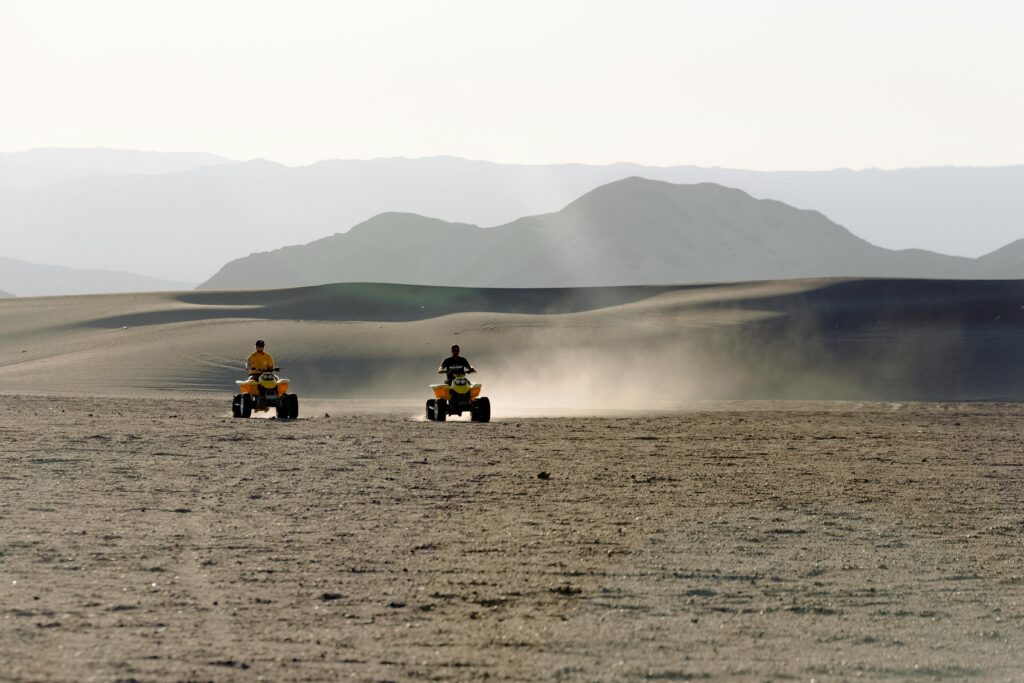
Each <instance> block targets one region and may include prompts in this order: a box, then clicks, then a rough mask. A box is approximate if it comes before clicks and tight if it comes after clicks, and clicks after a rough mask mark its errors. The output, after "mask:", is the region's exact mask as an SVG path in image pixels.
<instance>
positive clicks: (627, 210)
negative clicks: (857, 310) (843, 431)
mask: <svg viewBox="0 0 1024 683" xmlns="http://www.w3.org/2000/svg"><path fill="white" fill-rule="evenodd" d="M977 271H978V266H977V263H976V261H975V260H974V259H967V258H961V257H955V256H943V255H941V254H935V253H931V252H927V251H923V250H906V251H892V250H889V249H883V248H881V247H876V246H874V245H872V244H870V243H868V242H866V241H864V240H862V239H860V238H859V237H856V236H855V235H853V234H852V233H851V232H850V231H849V230H847V229H845V228H843V227H841V226H839V225H837V224H835V223H833V222H832V221H830V220H828V219H827V218H826V217H825V216H823V215H822V214H820V213H818V212H817V211H806V210H800V209H795V208H793V207H791V206H788V205H786V204H783V203H781V202H777V201H774V200H759V199H755V198H753V197H751V196H750V195H748V194H747V193H746V192H743V191H741V190H736V189H732V188H727V187H722V186H721V185H715V184H711V183H702V184H698V185H673V184H670V183H665V182H661V181H655V180H645V179H642V178H629V179H626V180H621V181H617V182H614V183H611V184H608V185H605V186H603V187H600V188H598V189H596V190H593V191H591V192H589V193H588V194H586V195H584V196H583V197H580V198H579V199H577V200H576V201H574V202H572V203H571V204H569V205H568V206H566V207H565V208H563V209H562V210H561V211H558V212H556V213H552V214H545V215H540V216H532V217H528V218H521V219H519V220H516V221H513V222H511V223H508V224H506V225H503V226H500V227H496V228H488V229H484V228H479V227H477V226H474V225H468V224H465V223H448V222H445V221H440V220H437V219H432V218H425V217H423V216H418V215H415V214H403V213H387V214H382V215H380V216H377V217H375V218H373V219H371V220H369V221H366V222H364V223H362V224H360V225H357V226H355V227H354V228H352V230H350V231H349V232H348V233H344V234H337V235H334V236H332V237H327V238H325V239H321V240H317V241H315V242H312V243H310V244H307V245H304V246H293V247H286V248H283V249H278V250H275V251H271V252H264V253H258V254H253V255H251V256H248V257H246V258H243V259H238V260H236V261H232V262H230V263H228V264H227V265H225V266H224V267H223V268H222V269H221V270H220V271H219V272H218V273H217V274H216V275H215V276H214V277H213V278H211V279H210V280H208V281H207V282H205V283H203V284H202V285H201V286H200V287H201V288H205V289H215V288H223V289H248V288H254V287H261V288H263V287H293V286H301V285H314V284H321V283H330V282H394V283H406V284H430V285H451V286H472V287H569V286H571V287H579V286H606V285H635V284H683V283H694V282H732V281H741V280H774V279H785V278H806V277H835V276H851V277H852V276H858V277H859V276H878V277H940V276H941V277H974V276H976V274H977Z"/></svg>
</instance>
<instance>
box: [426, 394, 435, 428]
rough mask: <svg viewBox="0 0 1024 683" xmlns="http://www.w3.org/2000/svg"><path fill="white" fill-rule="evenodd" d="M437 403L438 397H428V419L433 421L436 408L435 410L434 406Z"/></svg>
mask: <svg viewBox="0 0 1024 683" xmlns="http://www.w3.org/2000/svg"><path fill="white" fill-rule="evenodd" d="M436 404H437V399H433V398H428V399H427V419H428V420H430V421H431V422H433V420H434V410H435V408H434V406H435V405H436Z"/></svg>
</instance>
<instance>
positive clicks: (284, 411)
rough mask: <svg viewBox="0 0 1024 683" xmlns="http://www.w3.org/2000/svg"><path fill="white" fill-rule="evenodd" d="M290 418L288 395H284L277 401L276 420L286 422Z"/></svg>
mask: <svg viewBox="0 0 1024 683" xmlns="http://www.w3.org/2000/svg"><path fill="white" fill-rule="evenodd" d="M289 417H291V404H290V403H289V401H288V395H287V394H285V395H284V396H282V397H281V398H280V399H278V401H277V419H278V420H287V419H288V418H289Z"/></svg>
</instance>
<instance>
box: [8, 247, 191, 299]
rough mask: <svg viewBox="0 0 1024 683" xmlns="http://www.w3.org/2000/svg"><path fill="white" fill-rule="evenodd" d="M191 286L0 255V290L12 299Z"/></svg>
mask: <svg viewBox="0 0 1024 683" xmlns="http://www.w3.org/2000/svg"><path fill="white" fill-rule="evenodd" d="M194 286H195V284H194V283H189V282H176V281H173V280H159V279H156V278H151V277H145V276H143V275H136V274H134V273H125V272H121V271H110V270H84V269H81V268H64V267H62V266H50V265H42V264H38V263H28V262H25V261H18V260H16V259H10V258H5V257H2V256H0V288H3V289H4V290H6V291H8V292H10V293H11V294H12V295H15V296H63V295H66V294H110V293H116V292H160V291H174V290H182V289H192V288H193V287H194ZM0 296H2V293H0Z"/></svg>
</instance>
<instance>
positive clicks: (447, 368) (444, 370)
mask: <svg viewBox="0 0 1024 683" xmlns="http://www.w3.org/2000/svg"><path fill="white" fill-rule="evenodd" d="M457 372H458V373H466V374H469V373H471V372H476V368H474V367H473V366H472V365H470V364H469V361H468V360H466V359H465V358H464V357H462V356H460V355H459V345H458V344H454V345H452V355H451V357H450V358H445V359H444V360H443V361H441V367H439V368H438V369H437V374H439V375H446V376H447V378H446V379H445V381H444V383H445V384H451V383H452V380H453V379H455V373H457Z"/></svg>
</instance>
